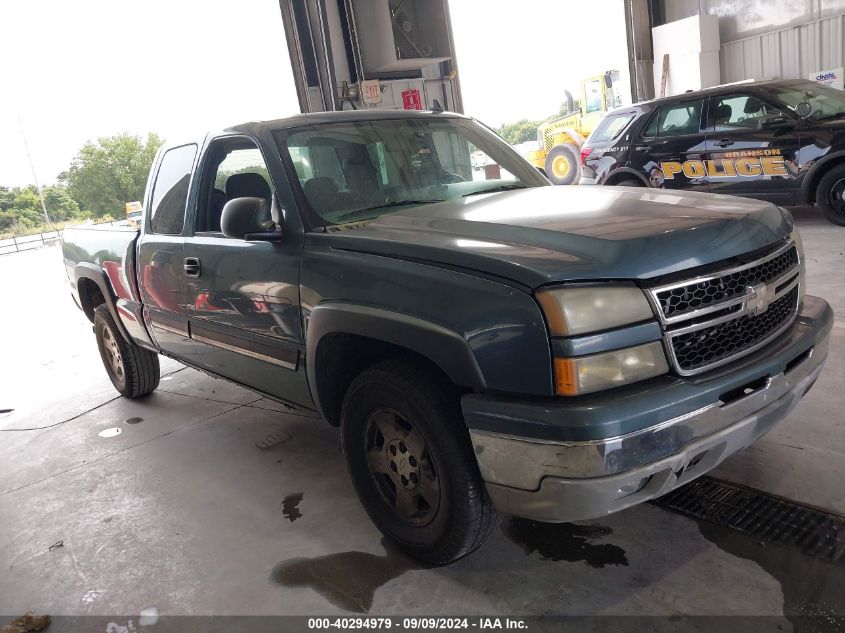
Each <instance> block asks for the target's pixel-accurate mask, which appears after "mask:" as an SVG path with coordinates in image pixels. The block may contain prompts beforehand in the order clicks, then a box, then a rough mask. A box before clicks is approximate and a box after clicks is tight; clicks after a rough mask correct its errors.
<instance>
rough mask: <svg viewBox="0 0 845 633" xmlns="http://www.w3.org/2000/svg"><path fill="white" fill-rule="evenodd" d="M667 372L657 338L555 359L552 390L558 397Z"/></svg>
mask: <svg viewBox="0 0 845 633" xmlns="http://www.w3.org/2000/svg"><path fill="white" fill-rule="evenodd" d="M667 371H669V367H668V365H667V364H666V355H665V354H664V353H663V346H662V345H661V344H660V342H659V341H654V342H653V343H646V344H645V345H638V346H637V347H629V348H626V349H619V350H614V351H612V352H604V353H602V354H593V355H591V356H578V357H575V358H555V391H556V393H557V394H558V395H561V396H578V395H581V394H585V393H592V392H594V391H601V390H602V389H610V388H611V387H619V386H621V385H624V384H627V383H630V382H636V381H637V380H645V379H646V378H651V377H653V376H659V375H660V374H665V373H666V372H667Z"/></svg>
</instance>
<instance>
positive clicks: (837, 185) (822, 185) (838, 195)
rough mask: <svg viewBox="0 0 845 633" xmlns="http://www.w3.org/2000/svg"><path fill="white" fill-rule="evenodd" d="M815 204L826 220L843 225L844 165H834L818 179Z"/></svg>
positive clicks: (844, 215) (844, 216)
mask: <svg viewBox="0 0 845 633" xmlns="http://www.w3.org/2000/svg"><path fill="white" fill-rule="evenodd" d="M816 204H818V205H819V210H820V211H821V212H822V215H823V216H824V218H825V219H826V220H827V221H828V222H832V223H833V224H838V225H839V226H845V165H839V166H838V167H834V168H833V169H831V170H830V171H829V172H827V173H826V174H825V175H824V176H823V177H822V179H821V180H820V181H819V186H818V188H817V189H816Z"/></svg>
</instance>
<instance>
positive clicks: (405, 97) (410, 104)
mask: <svg viewBox="0 0 845 633" xmlns="http://www.w3.org/2000/svg"><path fill="white" fill-rule="evenodd" d="M402 106H403V107H404V108H405V109H406V110H422V109H423V107H422V99H420V91H419V90H417V89H416V88H413V89H411V90H405V91H404V92H403V93H402Z"/></svg>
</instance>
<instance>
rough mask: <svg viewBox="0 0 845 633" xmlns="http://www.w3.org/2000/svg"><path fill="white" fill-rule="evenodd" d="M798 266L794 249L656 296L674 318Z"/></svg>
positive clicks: (717, 301) (664, 291) (767, 280)
mask: <svg viewBox="0 0 845 633" xmlns="http://www.w3.org/2000/svg"><path fill="white" fill-rule="evenodd" d="M796 266H798V251H797V250H796V248H795V247H794V246H793V247H792V248H788V249H787V250H786V251H784V252H781V253H780V254H779V255H777V256H775V257H773V258H772V259H769V260H767V261H764V262H763V263H760V264H752V266H751V267H750V268H743V269H740V270H737V271H734V272H732V273H727V274H723V275H719V276H718V277H713V278H710V279H705V280H702V281H699V282H697V283H695V284H687V285H681V286H676V287H672V288H669V289H667V290H662V291H660V292H658V293H657V294H656V297H657V300H658V303H659V304H660V311H661V312H662V313H663V316H665V317H671V316H674V315H678V314H683V313H685V312H690V311H691V310H696V309H698V308H703V307H705V306H709V305H713V304H716V303H719V302H722V301H726V300H728V299H732V298H734V297H738V296H740V295H742V294H744V293H745V292H746V288H748V286H751V285H754V284H758V283H761V282H762V283H770V282H772V281H774V280H775V279H778V278H780V277H782V276H783V275H784V274H785V273H787V272H789V271H790V270H793V269H795V267H796Z"/></svg>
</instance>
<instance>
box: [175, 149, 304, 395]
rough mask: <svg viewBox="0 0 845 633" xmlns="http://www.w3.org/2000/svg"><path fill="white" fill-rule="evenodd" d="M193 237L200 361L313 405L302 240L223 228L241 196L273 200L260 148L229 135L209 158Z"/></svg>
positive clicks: (188, 253)
mask: <svg viewBox="0 0 845 633" xmlns="http://www.w3.org/2000/svg"><path fill="white" fill-rule="evenodd" d="M200 177H201V181H200V187H201V190H200V194H199V196H198V203H197V209H196V214H195V215H194V222H193V236H192V237H190V238H189V239H187V240H186V242H185V248H184V256H185V270H184V275H185V296H186V302H187V304H188V310H189V314H190V327H191V338H192V339H193V340H194V342H195V346H196V349H197V351H196V355H195V357H194V363H195V364H196V365H198V366H199V367H202V368H205V369H208V370H210V371H212V372H213V373H215V374H219V375H221V376H225V377H229V378H233V379H235V380H237V381H238V382H241V383H244V384H246V385H248V386H249V387H252V388H254V389H256V390H258V391H261V392H263V393H266V394H269V395H271V396H274V397H276V398H280V399H282V400H286V401H290V402H293V403H296V404H305V405H307V404H308V403H310V395H309V392H308V386H307V383H306V379H305V368H304V362H303V359H304V353H305V346H304V339H303V333H302V321H301V318H300V304H299V256H300V251H301V247H302V240H301V235H296V234H293V233H291V234H289V235H287V236H286V237H285V240H284V241H283V242H261V241H245V240H243V239H239V238H230V237H226V236H225V235H223V233H222V232H221V230H220V217H221V215H222V212H223V208H224V207H225V205H226V203H227V202H228V201H230V200H232V199H234V198H240V197H259V198H265V199H267V200H268V201H269V200H271V199H272V197H273V196H274V186H273V183H272V178H271V177H270V175H269V173H268V170H267V165H266V161H265V160H264V157H263V155H262V153H261V150H260V149H259V147H258V146H257V145H256V143H255V142H254V141H253V140H252V139H249V138H246V137H240V136H235V137H223V138H218V139H215V140H214V141H212V142H211V144H210V145H209V147H208V149H207V150H206V153H205V158H204V161H203V165H202V172H201V176H200Z"/></svg>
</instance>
